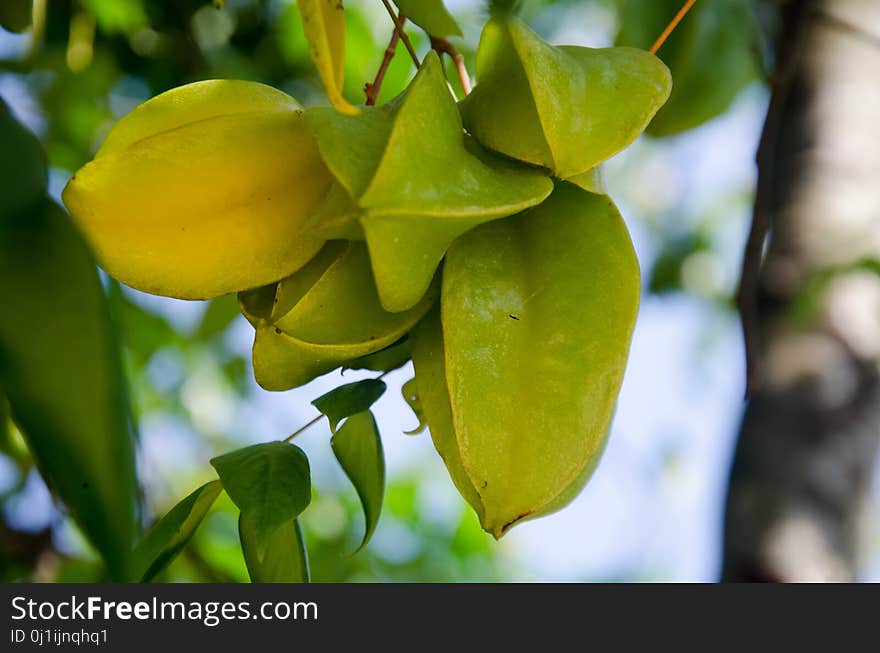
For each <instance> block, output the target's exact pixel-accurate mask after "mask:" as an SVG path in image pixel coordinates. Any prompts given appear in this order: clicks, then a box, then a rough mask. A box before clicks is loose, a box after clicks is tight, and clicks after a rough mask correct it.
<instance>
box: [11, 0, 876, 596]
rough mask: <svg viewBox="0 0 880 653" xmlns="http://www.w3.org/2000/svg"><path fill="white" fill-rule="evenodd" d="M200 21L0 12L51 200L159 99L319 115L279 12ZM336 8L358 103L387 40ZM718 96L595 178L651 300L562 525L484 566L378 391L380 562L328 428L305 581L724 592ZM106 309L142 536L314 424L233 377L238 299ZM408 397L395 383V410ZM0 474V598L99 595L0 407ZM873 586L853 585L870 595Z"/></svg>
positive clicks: (757, 96) (194, 552) (401, 74)
mask: <svg viewBox="0 0 880 653" xmlns="http://www.w3.org/2000/svg"><path fill="white" fill-rule="evenodd" d="M217 4H218V5H222V6H215V3H213V2H211V1H209V0H34V3H33V6H31V2H30V0H27V1H26V2H22V1H21V0H3V6H4V7H5V9H4V12H10V13H11V12H12V10H13V9H14V6H18V5H21V6H23V7H26V9H25V12H26V13H27V14H29V13H30V12H31V11H33V16H34V19H35V20H34V25H33V27H32V28H29V29H26V30H25V31H23V32H21V33H13V32H11V31H5V30H0V96H3V98H4V99H5V100H6V101H7V102H8V103H9V104H10V105H11V106H12V108H13V110H14V112H15V114H16V115H17V117H18V118H19V119H20V120H21V121H22V122H24V123H25V124H26V125H27V126H28V127H29V128H30V129H31V130H32V131H33V132H34V133H35V134H37V135H38V137H39V138H40V140H41V142H42V144H43V146H44V148H45V151H46V153H47V156H48V159H49V163H50V193H51V194H53V195H54V196H55V197H57V196H58V195H59V193H60V190H61V188H63V186H64V183H65V182H66V180H67V179H68V178H69V176H70V175H71V174H72V172H73V171H74V170H76V169H77V168H78V167H79V166H81V165H83V164H84V163H85V162H87V161H88V160H89V159H90V158H91V157H92V155H93V153H94V152H95V150H96V149H97V146H98V145H99V144H100V142H101V141H102V139H103V137H104V136H105V135H106V133H107V131H108V130H109V128H110V127H111V126H112V125H113V124H114V122H115V121H116V120H118V119H119V118H121V117H122V116H123V115H125V114H126V113H127V112H128V111H130V110H131V109H133V108H134V107H135V106H137V105H138V104H139V103H141V102H143V101H145V100H147V99H148V98H150V97H152V96H154V95H156V94H157V93H160V92H162V91H165V90H167V89H169V88H172V87H174V86H179V85H181V84H185V83H188V82H191V81H195V80H201V79H209V78H240V79H249V80H256V81H260V82H264V83H267V84H270V85H272V86H275V87H278V88H280V89H282V90H284V91H286V92H287V93H289V94H291V95H293V96H294V97H296V98H297V99H298V100H299V101H300V102H301V103H302V104H303V105H305V106H308V105H312V104H319V103H324V102H325V98H324V96H323V91H322V90H321V86H320V82H319V80H318V77H317V74H316V71H315V70H314V67H313V65H312V63H311V62H310V60H309V58H308V52H307V46H306V42H305V39H304V36H303V34H302V30H301V25H300V22H299V16H298V12H297V8H296V4H295V2H294V1H293V0H226V1H225V2H224V3H217ZM524 4H525V9H524V14H525V16H526V18H527V20H528V21H529V22H530V23H531V24H532V25H533V26H534V27H535V28H536V29H537V30H538V31H539V32H540V33H541V34H542V35H543V36H545V37H547V38H549V39H550V40H552V41H554V42H557V43H573V44H579V45H590V46H604V45H609V44H611V43H612V42H613V41H614V39H615V36H616V34H617V32H618V30H619V29H620V27H621V16H622V15H623V16H628V20H632V19H633V18H632V16H633V13H632V11H631V10H630V12H629V14H626V13H623V14H621V13H620V12H619V4H620V3H618V2H616V1H615V0H593V1H591V0H559V1H555V2H550V1H545V0H527V1H526V2H525V3H524ZM345 5H346V10H347V12H346V27H347V41H346V43H347V59H346V87H345V92H346V95H347V97H348V98H349V100H351V101H355V102H361V101H362V98H363V90H362V89H363V85H364V84H365V83H366V82H368V81H371V80H372V78H373V76H374V75H375V71H376V69H377V68H378V65H379V62H380V60H381V58H382V55H383V52H384V50H385V48H386V46H387V43H388V39H389V38H390V36H391V29H392V26H391V23H390V21H389V19H388V16H387V14H386V13H385V10H384V8H383V7H382V4H381V2H380V1H379V0H347V1H346V3H345ZM447 5H448V6H449V8H450V10H451V11H452V13H453V14H454V15H455V16H456V18H457V20H458V22H459V24H460V25H461V26H462V28H463V30H464V36H463V38H457V39H454V41H455V44H456V46H457V47H458V48H459V49H460V50H461V51H462V53H463V54H464V56H465V59H466V61H467V64H468V67H469V69H470V70H471V72H472V73H473V70H474V49H475V47H476V44H477V42H478V38H479V31H480V28H481V26H482V23H483V21H484V19H485V7H484V5H483V3H481V2H478V1H477V0H450V1H449V2H447ZM6 20H7V24H9V25H10V26H13V24H12V23H11V22H9V21H10V20H11V19H9V18H8V17H7V18H6ZM634 32H635V33H646V31H645V30H644V29H642V30H641V31H639V30H632V29H631V30H630V34H632V33H634ZM410 33H411V36H412V38H413V41H414V44H415V46H416V48H417V50H418V51H419V52H420V53H424V52H425V51H426V49H427V47H428V43H427V39H426V38H425V37H424V35H423V34H422V33H421V32H420V31H418V30H414V29H411V30H410ZM756 34H757V32H754V33H748V34H743V35H742V39H743V43H746V44H747V45H746V46H745V47H746V48H752V49H754V50H755V51H757V50H760V49H761V44H760V39H759V38H758V37H757V36H756ZM630 38H636V37H635V36H630ZM633 44H635V45H641V47H648V46H649V45H650V43H649V42H645V43H641V44H636V43H633ZM412 73H413V70H412V64H411V62H410V60H409V58H408V56H407V55H406V51H405V50H404V49H403V48H399V49H398V51H397V54H396V56H395V57H394V59H393V62H392V65H391V67H390V69H389V73H388V75H387V77H386V79H385V82H384V86H383V89H382V94H381V96H380V102H381V101H383V100H387V99H388V98H390V97H393V96H394V95H396V94H397V93H399V92H400V91H401V90H402V89H403V88H404V86H405V84H406V82H407V81H408V79H409V78H410V76H411V75H412ZM732 74H735V75H737V76H738V77H737V78H736V88H735V89H734V90H733V92H732V93H731V99H732V98H733V96H736V100H735V102H734V103H733V104H732V106H730V107H729V108H728V107H722V108H723V109H724V113H723V115H722V116H721V117H719V118H717V119H715V120H713V121H711V122H709V123H707V124H706V125H704V126H702V127H700V128H699V129H697V130H695V131H693V132H689V133H686V134H684V135H682V136H677V137H673V138H668V139H663V140H654V139H652V138H651V137H645V138H643V139H642V140H640V141H639V142H638V143H637V144H636V145H635V146H633V147H632V148H630V151H629V152H627V153H625V154H624V155H621V156H619V157H616V158H615V159H614V160H612V161H611V162H610V164H609V166H608V182H609V186H610V187H611V190H612V195H614V196H615V198H616V199H617V200H618V201H619V202H620V204H621V207H622V209H623V211H624V215H625V217H626V219H627V222H628V224H629V226H630V227H631V229H632V230H633V232H634V238H635V241H636V245H637V249H638V251H639V255H640V260H641V262H642V266H643V276H644V285H645V293H646V298H645V302H644V304H643V311H642V316H641V317H640V323H639V327H638V328H637V333H636V339H635V343H634V346H633V354H632V362H631V369H630V371H629V373H628V377H627V381H626V383H625V386H624V392H623V395H622V396H621V400H620V409H619V413H618V418H617V421H616V424H615V429H614V435H613V437H612V440H611V446H610V447H609V450H608V452H607V454H606V459H605V461H603V464H602V465H600V471H599V473H597V475H596V478H595V479H594V481H593V482H591V484H590V486H589V487H588V488H587V490H586V491H585V492H584V495H583V496H582V497H581V498H580V499H579V500H578V501H577V502H576V503H575V504H574V505H573V506H571V507H570V508H569V509H567V510H566V511H564V512H563V513H560V515H559V516H553V517H550V518H547V519H542V520H539V521H537V522H532V523H530V524H526V525H523V526H521V527H518V528H517V529H515V531H514V532H513V533H511V535H510V536H508V537H507V538H505V541H504V542H502V543H500V544H496V543H495V542H493V541H491V539H490V538H489V537H488V536H486V535H485V534H483V533H482V531H480V529H479V526H478V524H477V521H476V519H475V517H474V516H473V515H472V514H471V513H470V512H469V511H467V510H466V509H465V505H464V503H463V502H462V501H461V500H460V498H459V497H458V496H457V495H456V494H455V492H454V489H453V488H452V485H451V483H450V482H449V480H448V477H447V476H446V475H445V470H444V469H443V468H442V464H441V463H440V461H439V459H438V458H437V456H436V454H434V452H433V450H432V448H431V445H430V442H429V441H428V439H427V437H426V436H425V435H424V434H423V435H422V436H419V437H408V436H405V435H402V431H403V430H405V429H409V428H412V427H413V426H414V424H415V421H414V417H413V416H412V414H411V413H408V412H407V409H406V407H405V404H404V403H403V401H402V399H400V398H399V397H392V396H390V395H394V394H399V393H394V392H390V393H388V395H389V396H386V397H385V398H383V399H382V401H381V402H380V404H379V413H378V418H379V420H380V428H381V430H382V435H383V438H384V441H385V443H386V445H385V446H386V452H387V456H388V458H389V461H388V464H389V472H390V476H389V484H388V490H387V496H386V502H385V508H384V511H383V516H382V520H381V521H380V525H379V529H378V530H377V532H376V535H375V537H374V538H373V541H372V542H371V544H370V545H369V546H368V547H367V548H366V549H365V551H363V552H361V553H360V554H358V555H357V556H354V557H351V556H349V555H348V554H349V552H351V551H352V550H354V548H356V545H357V542H358V541H359V538H360V535H361V529H362V528H363V526H362V516H361V512H360V506H359V504H358V502H357V498H356V496H355V494H354V491H353V489H352V488H351V487H350V486H349V485H348V484H347V481H346V480H345V478H344V477H343V475H342V473H341V472H340V471H339V470H338V469H337V468H336V466H335V461H333V460H332V456H331V455H330V449H329V436H328V433H327V431H326V428H325V427H324V426H323V425H322V426H320V427H316V428H314V429H312V430H311V431H310V432H309V433H308V434H307V435H306V436H304V437H303V438H302V446H303V447H304V448H305V449H306V450H307V452H308V453H309V457H310V459H311V461H312V465H313V478H314V482H315V489H316V495H315V499H314V501H313V504H312V505H311V507H310V508H309V510H308V511H307V512H306V513H305V514H304V516H303V520H302V522H303V527H304V530H305V533H306V538H307V543H308V549H309V553H310V560H311V566H312V578H313V580H315V581H319V582H320V581H349V580H355V581H360V580H372V581H451V580H456V581H458V580H472V581H494V580H543V579H551V580H711V579H713V578H714V577H715V576H716V575H717V568H718V564H719V555H720V553H719V551H720V534H719V533H720V520H721V511H722V509H723V491H724V483H725V476H726V472H727V468H728V465H729V458H730V453H731V451H732V445H733V438H734V436H735V430H736V422H737V420H738V418H739V408H738V406H739V399H740V398H741V393H742V379H743V370H742V363H741V345H740V342H739V335H738V331H737V328H738V324H737V320H736V316H735V314H734V312H733V306H732V299H731V298H732V295H733V292H734V289H735V285H736V280H737V275H738V266H739V263H740V252H741V247H742V243H743V241H744V239H745V233H746V229H747V225H748V217H749V211H750V205H751V201H752V193H753V184H754V164H753V155H754V148H755V145H756V144H757V139H758V136H759V133H760V125H761V120H762V118H763V112H764V111H765V108H766V91H765V89H764V87H763V85H762V82H761V80H760V72H759V65H757V64H756V65H754V66H751V67H750V68H749V70H748V71H746V72H745V73H744V72H743V70H742V67H738V68H737V69H736V70H735V71H734V73H732ZM449 78H450V79H451V80H455V79H456V77H455V75H454V74H450V75H449ZM722 81H723V80H722ZM453 83H454V84H455V83H457V82H456V81H453ZM694 92H698V91H694ZM686 100H687V98H684V101H686ZM107 291H108V294H109V297H110V298H111V306H112V310H113V314H114V317H115V319H116V321H117V323H118V325H119V326H120V330H121V334H122V339H123V342H124V347H125V363H126V366H127V372H128V378H129V380H130V383H131V386H132V395H133V402H134V405H135V410H136V418H137V422H138V424H139V426H140V440H139V452H138V464H139V472H140V478H141V483H142V488H141V492H142V496H143V501H144V504H145V506H146V511H145V512H146V515H145V518H146V519H147V520H148V521H149V520H151V519H153V518H155V517H156V516H157V515H162V514H164V512H165V511H167V510H168V509H169V508H170V507H171V506H172V505H174V503H176V501H177V500H178V499H179V498H180V497H182V496H184V495H185V494H187V493H188V492H190V491H191V490H192V489H194V488H195V487H196V486H197V485H198V484H200V483H203V482H205V481H207V480H209V479H210V478H211V477H212V471H211V470H210V467H209V465H208V462H207V461H208V459H209V458H210V457H212V456H214V455H216V454H218V453H222V452H224V451H228V450H230V449H232V448H234V447H236V446H240V445H241V444H243V443H251V442H259V441H265V440H269V439H273V438H277V437H281V436H283V435H286V434H287V433H290V432H292V431H293V430H295V429H296V428H297V427H299V426H300V425H301V424H303V423H305V422H306V421H308V420H309V419H310V418H311V417H312V416H313V412H312V410H311V407H310V406H309V403H308V402H309V401H310V400H311V399H313V398H314V397H316V396H318V395H319V394H321V393H322V392H323V391H325V390H328V389H330V388H331V387H333V385H335V384H336V383H338V374H336V375H330V376H332V377H333V378H328V379H319V380H317V381H316V382H315V383H314V384H312V385H310V386H308V387H306V388H305V389H298V390H295V391H292V392H289V393H282V394H278V395H269V394H268V393H266V392H264V391H262V390H261V389H259V388H258V387H257V386H256V384H255V383H254V381H253V379H252V372H251V370H250V362H249V346H250V339H251V334H250V332H249V329H248V327H247V325H246V323H244V320H243V318H241V317H240V315H239V313H238V311H237V307H236V305H235V300H234V298H232V297H227V298H221V299H218V300H214V301H212V302H210V303H206V302H175V301H174V300H165V299H161V298H156V297H150V296H147V295H143V294H140V293H137V292H135V291H131V290H130V289H127V288H123V287H121V286H120V285H118V284H116V283H113V282H110V281H107ZM407 374H408V371H407V369H404V370H402V371H400V372H396V373H394V374H393V375H392V376H391V377H390V379H389V385H390V386H391V388H392V389H394V388H395V387H397V388H399V386H400V384H401V383H402V382H404V381H406V380H407V378H409V377H408V376H407ZM346 377H347V378H351V379H356V378H358V375H357V374H356V373H348V374H346ZM298 442H299V441H298ZM0 452H2V454H0V515H2V520H0V580H3V581H12V580H19V579H36V580H41V581H53V580H54V581H74V580H76V581H96V580H101V579H102V572H101V565H100V564H99V563H98V561H97V559H96V557H95V555H94V553H93V552H91V551H90V550H89V549H88V547H87V545H86V544H85V543H84V541H83V539H82V537H81V536H80V535H79V534H78V533H77V532H76V529H75V527H74V526H73V525H72V523H71V521H70V520H69V519H68V518H66V516H65V514H64V511H63V510H62V509H60V508H59V506H57V505H56V504H55V502H54V501H53V500H52V497H51V496H50V494H49V493H48V491H47V490H46V488H45V486H44V485H43V484H42V481H41V480H40V477H39V475H38V474H37V473H36V471H35V470H34V469H33V466H32V463H31V460H30V458H29V456H28V453H27V451H26V449H25V447H24V446H23V442H22V440H21V438H20V435H19V434H17V433H16V431H15V428H14V426H12V424H11V422H10V421H9V419H8V417H7V416H6V415H5V407H4V406H2V405H0ZM875 539H877V540H880V536H877V537H875ZM873 546H874V547H875V548H878V547H877V542H874V545H873ZM874 568H876V565H874V566H873V567H872V566H870V565H869V569H868V572H867V574H868V576H869V577H870V574H871V571H870V570H871V569H874ZM161 579H162V580H168V581H221V580H222V581H226V580H235V581H244V580H246V579H247V572H246V570H245V568H244V564H243V560H242V556H241V551H240V548H239V543H238V534H237V528H236V514H235V510H234V508H233V506H232V504H231V503H230V502H229V500H228V499H227V498H225V495H223V498H222V499H221V500H220V501H218V503H217V504H216V506H215V508H214V509H213V511H212V514H211V515H210V516H209V517H208V518H207V519H206V521H205V523H204V524H203V525H202V527H201V528H200V530H199V531H198V532H197V534H196V536H195V538H194V540H193V543H192V544H191V546H190V547H188V549H187V550H186V551H185V552H184V553H183V554H182V555H181V556H180V557H179V558H178V559H177V560H176V561H175V562H174V564H173V565H172V566H171V567H170V568H169V569H168V570H167V571H166V572H165V573H164V574H163V576H162V578H161Z"/></svg>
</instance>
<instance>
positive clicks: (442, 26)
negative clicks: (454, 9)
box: [394, 0, 461, 36]
mask: <svg viewBox="0 0 880 653" xmlns="http://www.w3.org/2000/svg"><path fill="white" fill-rule="evenodd" d="M394 4H396V5H397V7H398V8H399V9H400V10H401V11H402V12H403V13H404V14H405V15H406V17H407V18H408V19H409V20H411V21H412V22H414V23H415V24H416V25H418V26H419V27H421V28H422V29H423V30H425V31H426V32H427V33H428V34H430V35H431V36H461V28H460V27H459V26H458V23H456V22H455V19H454V18H453V17H452V15H451V14H450V13H449V11H448V10H447V9H446V7H445V6H444V5H443V0H394Z"/></svg>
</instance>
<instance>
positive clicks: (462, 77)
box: [431, 36, 472, 95]
mask: <svg viewBox="0 0 880 653" xmlns="http://www.w3.org/2000/svg"><path fill="white" fill-rule="evenodd" d="M431 47H432V48H433V49H434V50H436V51H437V52H439V53H440V54H448V55H449V57H450V58H451V59H452V62H453V63H454V64H455V71H456V72H457V73H458V81H459V83H460V84H461V90H462V91H463V92H464V94H465V95H470V94H471V89H472V86H471V77H470V75H469V74H468V70H467V67H466V66H465V65H464V57H463V56H462V55H461V53H460V52H459V51H458V50H456V49H455V46H454V45H452V43H450V42H449V41H447V40H446V39H442V38H438V37H436V36H432V37H431Z"/></svg>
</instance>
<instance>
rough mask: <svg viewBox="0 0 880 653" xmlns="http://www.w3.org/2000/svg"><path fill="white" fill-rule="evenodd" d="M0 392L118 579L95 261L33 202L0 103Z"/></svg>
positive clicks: (26, 159) (116, 471) (24, 151)
mask: <svg viewBox="0 0 880 653" xmlns="http://www.w3.org/2000/svg"><path fill="white" fill-rule="evenodd" d="M0 145H2V151H3V155H2V157H0V161H2V163H0V171H2V174H0V296H2V297H3V301H4V305H5V308H4V310H3V311H0V388H2V392H3V393H5V394H6V396H7V398H8V400H9V403H10V406H11V412H12V416H13V418H14V420H15V422H16V423H17V424H18V426H19V428H20V429H21V431H22V433H23V434H24V436H25V439H26V441H27V444H28V447H29V448H30V450H31V452H32V453H33V456H34V459H35V461H36V463H37V466H38V468H39V469H40V472H41V473H42V475H43V478H44V479H45V480H46V483H47V484H48V485H49V487H50V488H51V489H52V490H53V491H54V492H55V493H56V494H57V495H58V497H59V498H60V499H61V500H62V501H63V502H64V503H65V504H66V505H67V507H68V509H69V510H70V513H71V515H72V516H73V518H74V519H75V520H76V522H77V523H78V524H79V525H80V527H81V528H82V530H83V532H84V533H85V534H86V536H87V537H88V538H89V540H91V542H92V543H93V544H94V546H95V548H97V550H98V551H99V552H100V553H101V555H102V556H103V557H104V560H105V561H106V563H107V567H108V569H109V571H110V573H111V575H112V577H113V578H114V579H117V580H125V579H127V578H129V577H130V559H131V551H132V549H133V547H134V542H135V539H136V536H137V532H138V525H137V524H138V519H137V512H138V511H137V482H136V478H135V465H134V447H133V439H134V438H133V434H132V424H131V417H130V410H129V404H128V397H127V395H126V390H125V385H124V382H123V378H122V369H121V364H120V356H119V347H118V343H117V340H116V334H115V331H114V328H113V325H112V324H111V322H110V316H109V311H108V308H107V301H106V299H105V296H104V291H103V288H102V287H101V283H100V280H99V278H98V274H97V270H96V268H95V262H94V259H93V258H92V255H91V253H90V252H89V250H88V248H87V247H86V245H85V242H84V241H83V239H82V237H81V236H80V234H79V232H78V231H77V230H76V229H75V227H74V226H73V224H72V222H71V221H70V219H69V218H68V216H67V215H66V214H65V213H64V211H62V210H61V209H60V208H59V207H58V206H57V205H55V204H54V203H52V202H50V201H49V200H48V199H46V198H45V196H44V195H43V193H44V191H43V185H44V184H45V180H46V170H45V167H44V165H43V164H42V160H43V157H42V154H41V153H40V151H39V148H38V146H37V144H36V141H35V139H33V137H32V136H31V135H30V134H29V133H27V132H26V131H25V130H24V128H23V127H21V126H19V125H18V124H17V123H16V122H15V121H14V120H13V119H12V117H11V115H10V114H9V112H8V110H7V109H6V107H5V105H3V104H2V103H0Z"/></svg>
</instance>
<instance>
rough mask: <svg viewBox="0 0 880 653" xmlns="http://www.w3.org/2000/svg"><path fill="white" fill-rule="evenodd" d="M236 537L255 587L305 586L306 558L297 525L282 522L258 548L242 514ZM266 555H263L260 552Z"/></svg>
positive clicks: (293, 521)
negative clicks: (239, 541)
mask: <svg viewBox="0 0 880 653" xmlns="http://www.w3.org/2000/svg"><path fill="white" fill-rule="evenodd" d="M238 535H239V539H240V540H241V550H242V553H243V554H244V561H245V564H246V565H247V570H248V574H249V575H250V577H251V581H252V582H254V583H308V582H309V558H308V554H307V553H306V547H305V541H304V539H303V535H302V531H301V530H300V527H299V522H298V521H297V520H296V519H291V520H289V521H286V522H284V523H283V524H281V526H279V527H278V528H277V529H275V532H274V533H272V535H270V536H269V541H268V542H267V543H266V545H265V547H261V546H260V543H261V540H260V535H259V534H258V531H257V529H256V528H254V524H253V522H252V520H250V519H249V518H248V517H246V516H245V515H244V514H241V515H240V516H239V518H238ZM263 548H264V549H265V551H263V552H262V553H261V551H262V549H263Z"/></svg>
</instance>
